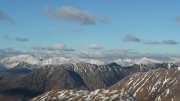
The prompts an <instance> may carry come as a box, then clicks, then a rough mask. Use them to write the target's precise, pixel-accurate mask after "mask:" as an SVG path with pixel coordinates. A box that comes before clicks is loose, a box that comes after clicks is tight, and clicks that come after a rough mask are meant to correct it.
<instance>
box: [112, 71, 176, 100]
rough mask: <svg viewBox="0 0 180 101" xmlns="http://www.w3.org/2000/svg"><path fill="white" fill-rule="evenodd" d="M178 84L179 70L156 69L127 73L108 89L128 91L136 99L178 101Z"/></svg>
mask: <svg viewBox="0 0 180 101" xmlns="http://www.w3.org/2000/svg"><path fill="white" fill-rule="evenodd" d="M179 85H180V71H179V70H175V69H158V70H152V71H149V72H145V73H135V74H133V75H129V76H127V77H125V78H124V79H122V80H121V81H119V82H118V83H116V84H115V85H114V86H112V87H111V88H110V89H111V90H113V89H114V90H124V91H128V92H130V93H132V94H133V96H136V97H137V98H138V101H180V96H179V95H180V87H179Z"/></svg>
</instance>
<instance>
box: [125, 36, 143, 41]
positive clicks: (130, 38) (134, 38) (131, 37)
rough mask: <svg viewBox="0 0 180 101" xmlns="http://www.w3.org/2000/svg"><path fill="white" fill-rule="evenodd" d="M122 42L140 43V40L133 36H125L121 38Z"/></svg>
mask: <svg viewBox="0 0 180 101" xmlns="http://www.w3.org/2000/svg"><path fill="white" fill-rule="evenodd" d="M123 41H124V42H140V41H141V40H140V39H139V38H138V37H136V36H134V35H126V36H125V37H124V38H123Z"/></svg>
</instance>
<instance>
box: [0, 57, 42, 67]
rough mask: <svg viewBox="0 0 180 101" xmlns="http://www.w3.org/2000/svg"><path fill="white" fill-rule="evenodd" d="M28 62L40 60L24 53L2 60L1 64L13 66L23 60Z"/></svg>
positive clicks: (35, 62)
mask: <svg viewBox="0 0 180 101" xmlns="http://www.w3.org/2000/svg"><path fill="white" fill-rule="evenodd" d="M23 61H24V62H27V63H29V64H32V65H34V64H39V60H38V59H36V58H34V57H33V56H32V55H28V54H23V55H18V56H13V57H7V58H4V59H2V60H1V61H0V63H1V64H4V65H5V66H6V67H7V68H13V67H15V66H16V65H18V64H19V63H21V62H23Z"/></svg>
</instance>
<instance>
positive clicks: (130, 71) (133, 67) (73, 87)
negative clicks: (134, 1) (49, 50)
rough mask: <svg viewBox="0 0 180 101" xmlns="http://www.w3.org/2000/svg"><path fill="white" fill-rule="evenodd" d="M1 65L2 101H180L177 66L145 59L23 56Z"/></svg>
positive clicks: (176, 64)
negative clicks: (102, 59) (110, 59)
mask: <svg viewBox="0 0 180 101" xmlns="http://www.w3.org/2000/svg"><path fill="white" fill-rule="evenodd" d="M85 60H86V61H89V62H86V61H85ZM90 60H91V61H90ZM0 64H1V65H0V68H1V69H0V88H1V89H0V101H1V100H2V101H27V100H34V101H44V100H45V101H46V100H50V101H51V100H53V99H55V98H56V99H55V101H56V100H67V98H69V100H70V101H74V100H75V99H86V98H89V100H97V99H99V100H105V99H106V100H107V101H109V100H110V99H111V100H112V101H113V99H117V100H120V99H121V100H129V101H179V97H178V95H179V94H180V90H179V88H178V85H179V80H180V72H179V64H178V63H175V62H164V61H159V60H154V59H148V58H142V59H134V60H131V59H118V60H117V61H113V62H109V63H108V62H106V63H105V62H100V61H96V60H93V59H88V60H87V59H80V58H70V59H69V58H64V57H54V58H47V59H38V58H35V57H33V56H31V55H20V56H15V57H7V58H4V59H2V60H0ZM121 64H123V65H121ZM106 92H107V93H106ZM97 93H98V94H97ZM62 95H64V96H62ZM75 95H78V96H79V97H75ZM58 96H61V97H58ZM34 97H35V98H34ZM41 98H43V99H44V100H43V99H41ZM100 98H102V99H100Z"/></svg>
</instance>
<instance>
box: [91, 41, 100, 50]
mask: <svg viewBox="0 0 180 101" xmlns="http://www.w3.org/2000/svg"><path fill="white" fill-rule="evenodd" d="M89 49H95V50H98V49H102V46H100V45H98V44H95V43H94V44H91V45H89Z"/></svg>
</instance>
